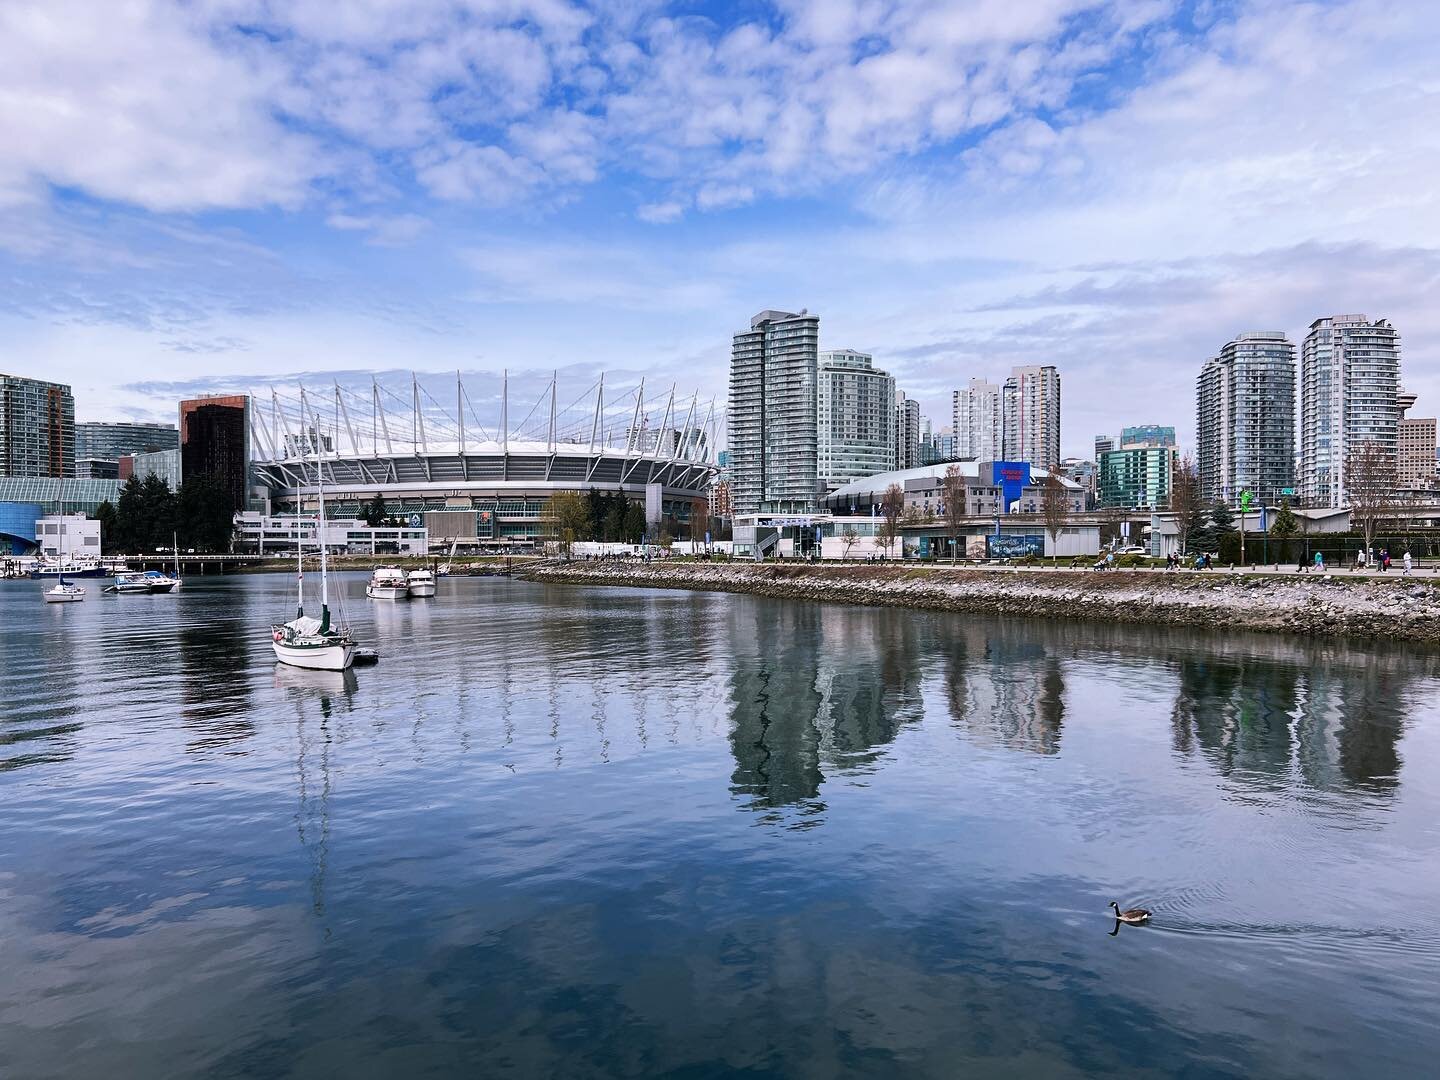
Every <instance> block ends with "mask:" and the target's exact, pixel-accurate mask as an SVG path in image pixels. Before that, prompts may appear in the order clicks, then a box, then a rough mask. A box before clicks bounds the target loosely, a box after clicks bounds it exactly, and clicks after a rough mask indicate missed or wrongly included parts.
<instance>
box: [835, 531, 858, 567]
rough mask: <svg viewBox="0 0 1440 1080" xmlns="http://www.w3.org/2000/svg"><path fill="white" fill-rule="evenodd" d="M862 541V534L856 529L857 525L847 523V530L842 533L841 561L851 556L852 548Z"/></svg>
mask: <svg viewBox="0 0 1440 1080" xmlns="http://www.w3.org/2000/svg"><path fill="white" fill-rule="evenodd" d="M859 542H860V534H859V533H857V532H856V531H855V526H853V525H846V526H845V531H844V532H842V533H841V534H840V561H841V562H845V561H846V560H847V559H849V558H850V550H851V549H852V548H853V547H854V546H855V545H856V544H858V543H859Z"/></svg>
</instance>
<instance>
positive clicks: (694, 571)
mask: <svg viewBox="0 0 1440 1080" xmlns="http://www.w3.org/2000/svg"><path fill="white" fill-rule="evenodd" d="M523 576H524V577H525V578H526V579H527V580H530V581H537V582H549V583H571V584H586V585H612V586H632V587H642V588H667V589H696V590H712V591H719V592H740V593H752V594H755V595H759V596H771V597H777V598H786V599H797V600H814V601H825V602H834V603H847V604H865V605H873V606H887V607H908V608H918V609H924V610H935V611H958V612H974V613H985V614H995V615H1012V616H1029V617H1038V618H1085V619H1102V620H1106V621H1111V622H1123V623H1159V624H1166V625H1173V626H1202V627H1203V626H1215V627H1226V628H1233V629H1247V630H1256V631H1264V632H1270V633H1291V634H1302V635H1307V636H1320V637H1354V638H1366V639H1371V640H1376V639H1378V640H1396V641H1409V642H1425V643H1429V644H1440V581H1437V580H1436V576H1435V574H1434V573H1429V574H1420V573H1414V574H1411V575H1410V576H1408V577H1407V576H1405V575H1403V574H1402V573H1401V572H1400V571H1398V570H1391V571H1390V572H1388V573H1384V574H1382V573H1379V572H1374V573H1369V572H1351V571H1343V570H1342V571H1327V572H1324V573H1321V572H1310V573H1304V574H1300V573H1296V572H1295V570H1294V568H1293V567H1291V568H1289V569H1288V570H1287V569H1284V568H1283V567H1282V569H1281V570H1280V571H1278V572H1277V571H1275V570H1273V569H1267V570H1263V571H1258V570H1251V571H1247V572H1245V573H1238V572H1230V571H1225V570H1209V571H1203V570H1201V571H1196V570H1188V571H1187V570H1169V571H1167V570H1163V569H1155V570H1151V569H1137V570H1112V571H1104V572H1097V571H1095V570H1070V569H1058V568H1039V567H1014V566H1010V567H1004V566H991V567H983V568H977V567H964V566H962V567H950V566H945V565H941V564H909V563H898V562H897V563H849V564H843V563H703V562H688V561H687V562H652V563H644V562H626V561H618V562H606V561H601V562H557V563H549V564H547V565H544V566H536V567H532V568H530V569H529V570H527V571H526V572H525V573H524V575H523Z"/></svg>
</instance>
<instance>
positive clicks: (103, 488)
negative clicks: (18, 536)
mask: <svg viewBox="0 0 1440 1080" xmlns="http://www.w3.org/2000/svg"><path fill="white" fill-rule="evenodd" d="M119 498H120V481H118V480H91V479H81V478H76V477H70V478H61V477H58V476H41V477H19V476H10V477H0V502H25V503H39V504H40V506H41V507H42V509H43V510H44V511H45V513H46V514H58V513H60V510H61V506H62V504H63V506H64V509H65V512H66V513H69V514H87V515H89V516H90V517H94V516H95V511H96V509H97V508H98V507H99V506H100V504H101V503H102V502H108V503H110V504H111V505H112V506H113V505H114V504H115V501H116V500H117V499H119Z"/></svg>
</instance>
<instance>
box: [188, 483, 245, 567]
mask: <svg viewBox="0 0 1440 1080" xmlns="http://www.w3.org/2000/svg"><path fill="white" fill-rule="evenodd" d="M175 504H176V514H175V519H176V530H175V531H176V532H177V533H178V538H179V542H180V544H181V545H182V546H184V547H192V548H194V549H195V550H196V551H204V552H225V551H229V550H230V543H231V540H232V539H233V538H234V535H235V514H234V512H233V511H232V510H231V503H230V493H229V491H227V490H226V488H225V485H224V484H222V483H221V482H220V481H219V480H217V479H215V478H214V477H213V476H192V477H190V478H189V479H187V480H186V481H185V482H184V483H182V484H181V485H180V494H179V495H178V496H177V497H176V500H175Z"/></svg>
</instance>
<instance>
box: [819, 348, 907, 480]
mask: <svg viewBox="0 0 1440 1080" xmlns="http://www.w3.org/2000/svg"><path fill="white" fill-rule="evenodd" d="M818 370H819V383H818V389H817V393H816V407H817V408H818V410H819V419H820V424H819V429H818V442H817V456H818V460H819V473H820V484H821V486H822V487H823V488H824V490H825V491H826V492H830V491H834V490H835V489H836V488H838V487H840V486H842V485H844V484H848V483H850V481H851V480H859V479H860V478H861V477H864V476H874V475H875V474H876V473H881V472H890V471H891V470H892V469H894V468H895V446H896V434H895V420H896V412H897V410H896V408H895V378H894V376H892V375H889V374H888V373H886V372H884V371H881V370H880V369H879V368H877V367H876V366H875V361H874V358H873V357H871V356H870V355H868V354H867V353H861V352H856V351H855V350H854V349H835V350H832V351H827V352H822V353H821V354H820V357H819V361H818ZM916 415H917V416H918V415H919V413H918V412H917V413H916Z"/></svg>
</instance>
